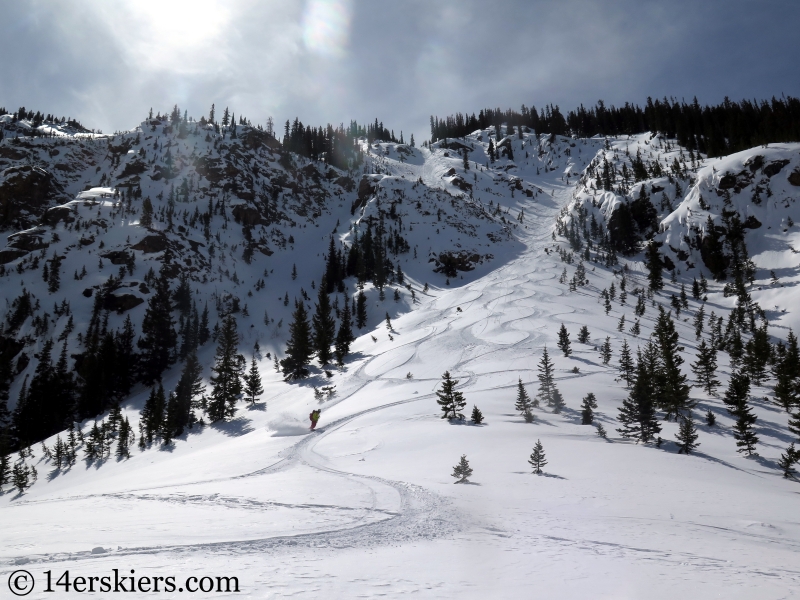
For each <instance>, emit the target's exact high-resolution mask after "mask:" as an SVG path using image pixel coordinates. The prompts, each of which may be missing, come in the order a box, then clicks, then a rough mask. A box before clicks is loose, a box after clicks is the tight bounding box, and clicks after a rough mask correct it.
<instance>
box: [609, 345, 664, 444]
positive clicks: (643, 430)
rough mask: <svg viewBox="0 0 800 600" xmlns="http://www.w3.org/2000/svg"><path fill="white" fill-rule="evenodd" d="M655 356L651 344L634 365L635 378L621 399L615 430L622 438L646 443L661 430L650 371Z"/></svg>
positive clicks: (654, 361)
mask: <svg viewBox="0 0 800 600" xmlns="http://www.w3.org/2000/svg"><path fill="white" fill-rule="evenodd" d="M656 361H657V357H656V355H655V350H654V349H653V348H652V346H651V345H648V349H646V350H645V353H644V354H642V353H639V356H638V360H637V365H636V378H635V380H634V384H633V388H632V389H631V391H630V394H629V395H628V397H627V398H626V399H625V400H623V401H622V407H621V408H620V410H619V417H618V419H619V422H620V423H621V424H622V427H620V428H619V429H617V431H618V432H619V433H620V435H622V437H624V438H633V439H635V440H637V441H641V442H644V443H647V442H649V441H651V440H652V439H653V438H654V437H655V436H656V435H657V434H658V433H660V432H661V425H660V423H659V422H658V419H657V418H656V409H655V402H654V399H655V395H656V390H655V389H654V388H655V386H654V381H653V378H652V372H653V370H654V369H655V368H656Z"/></svg>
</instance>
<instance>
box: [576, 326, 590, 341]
mask: <svg viewBox="0 0 800 600" xmlns="http://www.w3.org/2000/svg"><path fill="white" fill-rule="evenodd" d="M578 341H579V342H580V343H581V344H588V343H589V328H588V327H587V326H586V325H584V326H583V327H581V329H580V331H578Z"/></svg>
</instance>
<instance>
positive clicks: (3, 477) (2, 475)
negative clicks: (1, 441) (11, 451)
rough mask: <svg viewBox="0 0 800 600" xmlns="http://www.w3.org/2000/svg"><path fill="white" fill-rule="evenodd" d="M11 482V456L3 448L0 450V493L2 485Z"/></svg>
mask: <svg viewBox="0 0 800 600" xmlns="http://www.w3.org/2000/svg"><path fill="white" fill-rule="evenodd" d="M10 482H11V458H10V457H9V455H8V452H7V451H6V450H5V449H2V450H0V493H2V491H3V486H4V485H6V484H8V483H10Z"/></svg>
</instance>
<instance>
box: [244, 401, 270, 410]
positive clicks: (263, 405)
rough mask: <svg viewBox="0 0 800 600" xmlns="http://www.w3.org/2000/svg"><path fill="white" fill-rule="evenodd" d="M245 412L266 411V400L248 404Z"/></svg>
mask: <svg viewBox="0 0 800 600" xmlns="http://www.w3.org/2000/svg"><path fill="white" fill-rule="evenodd" d="M247 410H260V411H262V412H263V411H266V410H267V402H266V400H265V401H264V402H253V404H248V405H247Z"/></svg>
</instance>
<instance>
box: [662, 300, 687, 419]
mask: <svg viewBox="0 0 800 600" xmlns="http://www.w3.org/2000/svg"><path fill="white" fill-rule="evenodd" d="M653 335H654V336H655V337H656V339H657V340H658V349H659V354H660V368H659V369H658V375H659V377H658V379H657V381H658V382H659V384H660V385H659V387H660V389H659V407H660V408H661V409H662V410H664V412H666V418H667V419H670V417H672V416H675V418H677V417H678V414H679V413H680V412H681V411H686V410H689V409H691V408H693V404H692V403H691V402H690V400H689V392H690V387H689V385H688V384H687V383H686V375H684V374H683V373H682V372H681V365H682V364H683V358H682V357H681V355H680V352H681V351H683V347H682V346H679V345H678V341H679V338H678V332H677V331H676V330H675V323H674V322H673V321H672V317H670V314H669V313H668V312H665V311H664V308H663V307H661V306H659V314H658V319H657V321H656V326H655V329H654V331H653Z"/></svg>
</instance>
